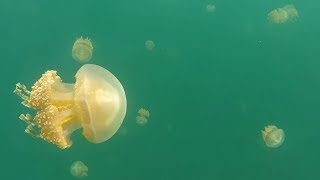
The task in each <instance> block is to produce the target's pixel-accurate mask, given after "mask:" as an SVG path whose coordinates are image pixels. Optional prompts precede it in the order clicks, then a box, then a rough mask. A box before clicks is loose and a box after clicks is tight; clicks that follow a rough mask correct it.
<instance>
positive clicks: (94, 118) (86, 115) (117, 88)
mask: <svg viewBox="0 0 320 180" xmlns="http://www.w3.org/2000/svg"><path fill="white" fill-rule="evenodd" d="M75 77H76V83H75V84H69V83H64V82H62V80H61V78H60V76H58V74H57V71H53V70H50V71H47V72H46V73H44V74H43V75H42V77H41V78H40V79H39V80H38V81H37V82H36V83H35V84H34V85H33V86H32V89H31V91H30V90H28V89H27V87H26V86H25V85H23V84H20V83H17V84H16V89H15V90H14V93H15V94H16V95H18V96H20V97H21V99H22V104H23V105H24V106H26V107H27V108H30V109H33V110H35V111H36V115H35V116H34V117H32V116H31V115H30V114H26V115H20V116H19V118H20V119H21V120H23V121H24V122H25V123H26V124H27V128H26V130H25V132H26V133H28V134H29V135H31V136H32V137H38V138H41V139H43V140H45V141H47V142H50V143H53V144H55V145H56V146H58V147H59V148H61V149H65V148H69V147H70V146H71V145H72V141H71V139H70V136H71V134H72V133H73V132H74V131H76V130H77V129H81V128H82V134H83V136H85V138H86V139H87V140H88V141H90V142H92V143H102V142H104V141H106V140H108V139H110V138H111V137H112V136H113V135H114V134H115V133H116V132H117V130H118V129H119V128H120V126H121V124H122V122H123V119H124V117H125V114H126V110H127V100H126V95H125V92H124V89H123V87H122V85H121V83H120V81H119V80H118V79H117V78H116V77H115V76H114V75H113V74H112V73H111V72H109V71H108V70H106V69H104V68H103V67H101V66H98V65H94V64H85V65H83V66H82V67H81V68H80V69H79V70H78V72H77V73H76V75H75Z"/></svg>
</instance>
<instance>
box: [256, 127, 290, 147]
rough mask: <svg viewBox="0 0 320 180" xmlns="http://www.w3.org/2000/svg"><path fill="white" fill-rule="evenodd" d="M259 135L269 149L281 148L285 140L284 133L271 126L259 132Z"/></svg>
mask: <svg viewBox="0 0 320 180" xmlns="http://www.w3.org/2000/svg"><path fill="white" fill-rule="evenodd" d="M261 133H262V138H263V140H264V142H265V143H266V146H267V147H270V148H277V147H279V146H281V144H282V143H283V141H284V138H285V135H284V131H283V130H282V129H278V128H277V127H276V126H273V125H269V126H267V127H265V128H264V131H261Z"/></svg>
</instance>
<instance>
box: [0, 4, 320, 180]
mask: <svg viewBox="0 0 320 180" xmlns="http://www.w3.org/2000/svg"><path fill="white" fill-rule="evenodd" d="M209 3H212V4H214V5H215V7H216V10H215V12H213V13H208V12H207V10H206V6H207V4H209ZM286 4H294V5H295V7H296V8H297V10H298V12H299V19H298V20H297V22H293V23H287V24H281V25H277V24H272V23H270V22H269V21H268V19H267V14H268V13H269V12H270V11H271V10H273V9H276V8H279V7H283V6H284V5H286ZM319 6H320V3H319V2H318V1H316V0H306V1H300V0H295V1H293V0H292V1H289V0H277V1H275V0H238V1H231V0H229V1H228V0H227V1H225V0H212V1H205V0H188V1H183V0H135V1H129V0H122V1H118V0H105V1H103V0H99V1H94V0H92V1H87V0H77V1H75V0H69V1H62V0H55V1H48V0H42V1H40V0H25V1H22V0H2V1H1V2H0V22H1V28H0V37H1V45H0V47H1V48H0V52H1V64H2V70H1V71H0V73H1V76H0V78H1V88H0V94H1V102H2V105H1V110H0V111H1V116H2V117H1V122H2V123H1V135H0V138H1V148H0V152H1V153H0V157H1V160H2V163H1V166H0V167H1V168H0V172H1V179H26V180H43V179H46V180H51V179H52V180H57V179H63V180H68V179H76V178H75V177H73V176H72V175H71V174H70V166H71V164H72V163H73V162H74V161H77V160H80V161H82V162H83V163H85V164H86V165H87V166H88V169H89V172H88V177H86V178H85V179H94V180H95V179H97V180H100V179H101V180H102V179H110V180H111V179H112V180H138V179H139V180H151V179H152V180H182V179H183V180H211V179H219V180H242V179H243V180H248V179H249V180H278V179H279V180H280V179H281V180H286V179H288V180H289V179H297V180H299V179H303V180H309V179H310V180H315V179H320V174H319V173H318V172H319V161H320V155H319V152H320V141H319V139H320V131H319V129H320V128H319V126H320V46H319V40H320V38H319V32H320V21H319V19H318V18H319V17H320V11H319ZM81 36H83V37H88V38H90V39H91V41H92V43H93V47H94V50H93V58H92V60H91V61H90V62H89V63H93V64H97V65H100V66H102V67H104V68H106V69H108V70H109V71H110V72H112V73H113V74H114V75H115V76H116V77H117V78H118V79H119V80H120V82H121V83H122V85H123V87H124V89H125V92H126V96H127V102H128V107H127V114H126V117H125V120H124V122H123V124H122V126H121V128H120V129H119V131H118V133H117V134H115V135H114V136H113V137H112V138H111V139H110V140H108V141H106V142H104V143H101V144H91V143H90V142H88V141H87V140H86V139H85V138H84V137H83V136H82V135H81V131H77V132H75V133H74V134H72V137H71V139H72V141H73V145H72V147H71V148H69V149H65V150H61V149H59V148H58V147H56V146H55V145H53V144H50V143H47V142H45V141H43V140H42V139H34V138H32V137H30V136H29V135H27V134H26V133H25V132H24V130H25V128H26V124H25V123H24V122H22V121H21V120H19V118H18V117H19V115H20V114H21V113H31V114H33V115H34V113H35V112H34V111H31V110H29V109H28V108H26V107H24V106H22V105H21V104H20V102H21V99H20V98H19V97H18V96H16V95H14V94H13V90H14V89H15V84H16V83H17V82H21V83H23V84H25V85H27V86H28V87H31V86H32V85H33V83H34V82H36V81H37V80H38V79H39V78H40V77H41V75H42V74H43V73H44V72H45V71H46V70H57V71H58V74H59V76H60V77H61V78H62V80H63V81H64V82H67V83H74V82H75V78H74V75H75V73H76V72H77V70H78V69H79V68H80V67H81V64H80V63H78V62H76V61H75V60H73V59H72V56H71V49H72V46H73V43H74V41H75V40H76V39H77V38H79V37H81ZM148 39H151V40H153V41H154V43H155V48H154V49H153V50H152V51H149V50H147V49H146V48H145V41H146V40H148ZM141 107H142V108H146V109H148V110H149V111H150V118H149V120H148V123H147V124H146V125H145V126H139V125H138V124H137V123H136V119H135V118H136V116H137V111H138V110H139V109H140V108H141ZM270 124H274V125H276V126H278V127H279V128H282V129H283V130H284V132H285V135H286V139H285V141H284V143H283V144H282V146H280V147H279V148H275V149H271V148H268V147H266V145H265V143H264V141H263V139H262V137H261V130H263V128H264V127H265V126H267V125H270Z"/></svg>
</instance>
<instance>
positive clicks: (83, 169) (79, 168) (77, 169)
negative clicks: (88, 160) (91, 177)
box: [70, 161, 88, 178]
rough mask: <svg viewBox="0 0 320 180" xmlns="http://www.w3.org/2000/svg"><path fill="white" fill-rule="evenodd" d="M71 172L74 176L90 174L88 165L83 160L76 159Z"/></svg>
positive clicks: (79, 176) (80, 176)
mask: <svg viewBox="0 0 320 180" xmlns="http://www.w3.org/2000/svg"><path fill="white" fill-rule="evenodd" d="M70 173H71V174H72V176H74V177H78V178H82V177H86V176H88V167H87V166H86V165H85V164H84V163H83V162H81V161H75V162H73V163H72V165H71V167H70Z"/></svg>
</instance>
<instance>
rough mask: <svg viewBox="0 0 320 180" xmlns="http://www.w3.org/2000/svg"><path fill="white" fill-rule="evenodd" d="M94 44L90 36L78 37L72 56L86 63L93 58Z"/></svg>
mask: <svg viewBox="0 0 320 180" xmlns="http://www.w3.org/2000/svg"><path fill="white" fill-rule="evenodd" d="M92 51H93V46H92V43H91V41H90V39H89V38H86V39H83V38H82V37H80V38H79V39H77V40H76V41H75V42H74V44H73V47H72V57H73V59H75V60H76V61H78V62H79V63H86V62H88V61H90V59H91V58H92Z"/></svg>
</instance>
